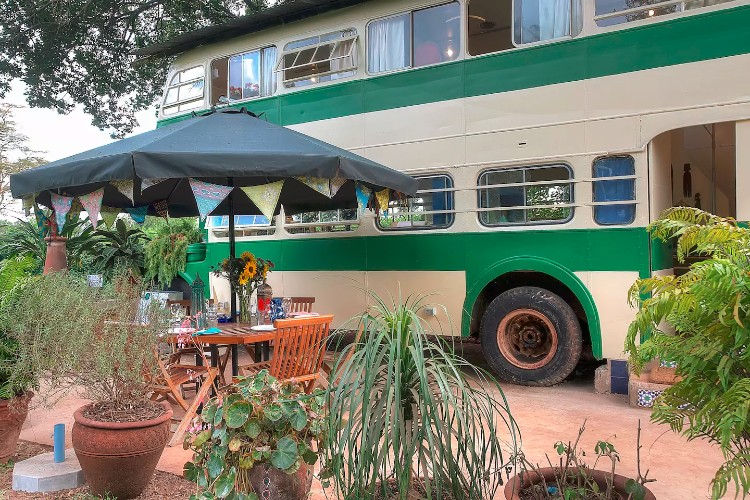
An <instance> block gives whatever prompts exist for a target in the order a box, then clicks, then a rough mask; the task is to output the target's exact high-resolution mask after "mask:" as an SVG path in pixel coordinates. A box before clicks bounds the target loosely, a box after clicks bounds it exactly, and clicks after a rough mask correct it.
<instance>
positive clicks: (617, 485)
mask: <svg viewBox="0 0 750 500" xmlns="http://www.w3.org/2000/svg"><path fill="white" fill-rule="evenodd" d="M589 473H590V474H591V477H592V478H593V480H594V481H596V484H598V485H599V487H600V488H606V487H607V477H608V476H609V473H608V472H605V471H601V470H596V469H593V470H592V469H589ZM539 474H541V476H542V477H543V478H544V480H545V481H546V482H547V484H552V483H554V481H555V470H554V469H552V468H551V467H544V468H541V469H539ZM539 474H537V473H535V472H530V473H527V474H525V475H524V480H523V482H522V481H521V477H520V475H519V474H517V475H515V476H513V477H512V478H510V480H509V481H508V482H507V483H506V485H505V498H506V500H520V498H521V497H520V491H521V490H522V489H524V488H528V487H529V486H531V485H532V484H537V483H540V482H541V479H540V477H539ZM628 479H629V478H627V477H625V476H621V475H619V474H615V476H614V481H613V486H614V489H615V491H617V492H618V493H620V495H621V496H622V497H623V498H627V497H628V494H627V493H625V482H626V481H627V480H628ZM644 488H645V486H644ZM645 489H646V497H645V500H656V497H655V496H654V494H653V493H652V492H651V490H649V489H648V488H645Z"/></svg>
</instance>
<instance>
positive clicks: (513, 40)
mask: <svg viewBox="0 0 750 500" xmlns="http://www.w3.org/2000/svg"><path fill="white" fill-rule="evenodd" d="M470 1H471V0H469V2H470ZM518 1H519V0H511V6H510V43H512V44H513V47H515V48H517V49H520V48H525V47H536V46H538V45H547V44H549V43H557V42H562V41H564V40H572V39H574V38H576V37H578V36H580V35H581V33H583V26H584V23H585V20H586V17H585V15H584V14H585V8H584V6H583V5H582V0H569V1H570V18H569V19H568V28H569V29H570V34H568V35H564V36H559V37H557V38H551V39H549V40H538V41H536V42H527V43H523V42H521V43H516V3H517V2H518ZM573 2H578V3H579V7H578V10H579V13H580V16H581V23H580V27H581V29H580V30H579V31H578V33H576V34H573ZM467 9H468V3H467ZM467 12H468V10H467ZM467 19H468V16H467ZM467 32H468V25H467ZM506 51H507V50H506ZM506 51H503V50H501V51H498V52H487V53H486V54H498V53H500V52H506ZM486 54H482V55H486ZM477 57H478V56H477Z"/></svg>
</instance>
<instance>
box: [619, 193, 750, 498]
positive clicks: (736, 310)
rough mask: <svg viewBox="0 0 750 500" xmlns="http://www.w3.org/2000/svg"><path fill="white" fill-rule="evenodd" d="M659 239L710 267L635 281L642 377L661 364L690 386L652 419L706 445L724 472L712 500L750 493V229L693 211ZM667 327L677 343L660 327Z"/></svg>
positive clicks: (665, 218)
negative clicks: (716, 451)
mask: <svg viewBox="0 0 750 500" xmlns="http://www.w3.org/2000/svg"><path fill="white" fill-rule="evenodd" d="M649 231H650V233H651V236H652V237H654V238H659V239H661V240H663V241H668V240H671V239H673V238H676V239H677V255H678V258H679V259H680V260H682V261H684V259H685V258H686V257H687V256H689V255H703V256H706V257H708V260H705V261H702V262H698V263H695V264H693V265H691V267H690V269H689V270H688V272H687V273H686V274H684V275H683V276H680V277H675V276H656V277H652V278H646V279H641V280H638V281H636V283H635V284H634V285H633V286H632V287H631V289H630V291H629V294H628V300H629V302H630V303H631V304H633V305H637V306H639V307H640V310H639V312H638V314H637V315H636V318H635V320H634V321H633V323H632V324H631V325H630V327H629V329H628V334H627V338H626V340H625V350H626V352H628V353H629V354H630V359H631V364H632V366H633V367H634V369H635V370H636V372H639V371H640V370H641V369H642V367H643V365H644V363H646V362H647V361H650V360H652V359H654V358H660V359H666V360H670V361H674V362H676V363H677V374H678V375H680V376H681V377H682V379H681V380H680V381H679V382H677V383H676V384H674V385H673V386H672V387H670V388H669V389H667V390H666V391H665V392H664V394H663V395H662V396H661V397H659V399H657V401H656V403H655V405H654V410H653V413H652V415H651V418H652V420H654V421H656V422H660V423H664V424H666V425H669V427H670V428H671V429H672V430H673V431H675V432H678V433H680V434H682V435H683V436H685V437H686V438H687V439H688V440H691V439H698V438H703V439H708V440H709V441H711V442H713V443H715V444H716V445H717V446H719V447H720V449H721V451H722V453H723V454H724V458H725V460H726V461H725V463H724V464H723V465H722V466H721V467H720V468H719V470H718V471H717V472H716V475H715V477H714V479H713V480H712V484H711V494H712V497H713V498H720V497H721V496H723V495H724V494H725V493H726V492H727V490H728V488H729V485H730V484H732V483H733V484H734V486H735V488H736V490H737V493H739V492H742V493H744V494H747V493H749V492H750V420H749V419H748V416H749V414H750V350H749V349H748V345H750V230H748V229H745V228H743V227H740V226H739V225H738V224H737V222H736V221H734V220H733V219H728V218H722V217H717V216H714V215H711V214H708V213H706V212H702V211H700V210H697V209H694V208H686V207H676V208H672V209H669V210H667V211H666V212H665V213H664V214H662V217H661V218H660V219H659V220H657V221H655V222H654V223H652V224H651V225H650V226H649ZM664 323H667V324H669V325H671V326H672V327H673V328H674V331H675V333H674V334H667V333H665V332H663V331H662V330H661V329H660V325H663V324H664Z"/></svg>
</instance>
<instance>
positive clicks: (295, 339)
mask: <svg viewBox="0 0 750 500" xmlns="http://www.w3.org/2000/svg"><path fill="white" fill-rule="evenodd" d="M332 321H333V315H325V316H313V317H309V318H298V319H280V320H277V321H275V322H274V327H276V334H275V336H274V339H273V344H274V350H273V356H272V357H271V360H270V361H263V362H260V363H251V364H249V365H242V366H240V367H239V369H240V374H241V375H251V374H254V373H258V372H259V371H260V370H263V369H267V370H268V371H269V373H270V374H271V375H272V376H273V377H275V378H276V379H277V380H291V381H294V382H299V383H302V384H303V385H304V386H305V392H307V393H308V394H309V393H310V392H312V390H313V387H314V386H315V382H316V380H318V378H319V377H320V370H321V366H322V364H323V356H324V354H325V352H326V351H325V339H326V338H327V337H328V332H329V331H330V328H331V322H332Z"/></svg>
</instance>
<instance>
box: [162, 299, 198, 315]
mask: <svg viewBox="0 0 750 500" xmlns="http://www.w3.org/2000/svg"><path fill="white" fill-rule="evenodd" d="M172 304H180V305H181V306H182V309H183V310H184V311H185V316H190V307H191V306H192V301H190V300H169V299H167V309H169V306H171V305H172Z"/></svg>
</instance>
